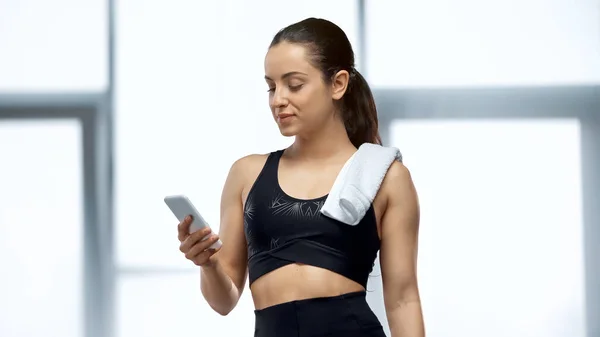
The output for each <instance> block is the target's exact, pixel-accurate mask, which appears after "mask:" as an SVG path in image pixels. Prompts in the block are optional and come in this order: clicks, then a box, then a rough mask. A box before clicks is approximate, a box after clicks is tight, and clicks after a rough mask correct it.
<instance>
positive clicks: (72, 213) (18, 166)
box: [0, 120, 83, 337]
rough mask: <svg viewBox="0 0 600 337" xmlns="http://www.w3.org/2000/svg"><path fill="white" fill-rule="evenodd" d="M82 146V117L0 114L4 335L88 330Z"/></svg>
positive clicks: (69, 335)
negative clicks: (0, 117) (26, 117)
mask: <svg viewBox="0 0 600 337" xmlns="http://www.w3.org/2000/svg"><path fill="white" fill-rule="evenodd" d="M81 150H82V149H81V128H80V125H79V123H78V122H76V121H52V122H50V121H35V122H34V121H27V122H23V121H17V122H14V121H11V122H6V121H2V120H0V163H2V164H0V269H1V270H2V277H1V283H2V287H0V299H1V300H0V336H61V337H63V336H64V337H79V336H82V333H83V330H82V329H83V324H82V319H83V317H82V314H83V299H82V294H83V289H82V281H83V273H82V263H83V246H82V243H83V222H82V221H83V215H82V209H83V205H82V183H81V181H82V169H81V164H82V158H81ZM32 320H34V321H32Z"/></svg>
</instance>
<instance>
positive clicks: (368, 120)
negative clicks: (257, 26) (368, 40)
mask: <svg viewBox="0 0 600 337" xmlns="http://www.w3.org/2000/svg"><path fill="white" fill-rule="evenodd" d="M284 41H285V42H289V43H298V44H302V45H304V46H305V47H307V48H308V50H309V51H310V55H311V62H312V64H313V65H314V66H315V67H316V68H318V69H320V70H321V72H322V73H323V78H324V80H325V81H326V82H327V83H331V81H332V79H333V76H334V75H335V74H337V72H339V71H340V70H346V71H348V73H349V74H350V80H349V82H348V88H347V89H346V93H345V94H344V97H343V98H342V100H341V113H342V119H343V121H344V126H345V127H346V132H347V133H348V138H350V141H351V142H352V144H354V146H356V147H357V148H358V147H360V146H361V145H362V144H363V143H375V144H381V137H380V136H379V129H378V121H377V107H376V106H375V100H374V99H373V93H372V92H371V88H370V87H369V84H368V83H367V81H366V80H365V78H364V77H363V76H362V75H361V74H360V73H359V72H358V70H356V68H355V66H354V51H353V50H352V45H351V44H350V41H349V40H348V37H347V36H346V33H344V31H343V30H342V29H341V28H340V27H338V26H337V25H336V24H334V23H333V22H330V21H327V20H325V19H316V18H308V19H305V20H302V21H300V22H297V23H294V24H292V25H290V26H287V27H285V28H283V29H282V30H280V31H279V32H278V33H277V34H276V35H275V37H273V41H271V45H270V46H269V47H273V46H275V45H277V44H279V43H281V42H284Z"/></svg>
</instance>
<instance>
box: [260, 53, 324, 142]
mask: <svg viewBox="0 0 600 337" xmlns="http://www.w3.org/2000/svg"><path fill="white" fill-rule="evenodd" d="M307 56H308V55H307V53H306V49H305V47H304V46H302V45H299V44H292V43H287V42H282V43H279V44H277V45H275V46H273V47H271V48H270V49H269V51H268V52H267V56H266V57H265V80H266V82H267V85H268V87H269V106H270V108H271V113H272V114H273V118H274V119H275V121H276V122H277V125H278V126H279V130H280V132H281V134H282V135H284V136H295V135H298V134H310V133H311V132H312V131H314V130H315V129H318V128H319V127H320V126H322V125H324V124H325V123H327V122H328V121H329V120H330V119H332V118H333V115H334V104H333V101H334V98H333V97H332V88H331V85H328V84H327V83H325V81H323V75H322V73H321V71H320V70H319V69H317V68H315V67H313V66H312V65H311V64H310V62H309V61H308V57H307Z"/></svg>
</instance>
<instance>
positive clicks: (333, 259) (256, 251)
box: [244, 150, 380, 288]
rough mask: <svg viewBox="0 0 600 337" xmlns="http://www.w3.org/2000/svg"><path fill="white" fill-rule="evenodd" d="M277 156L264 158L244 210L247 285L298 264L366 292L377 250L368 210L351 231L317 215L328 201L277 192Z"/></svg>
mask: <svg viewBox="0 0 600 337" xmlns="http://www.w3.org/2000/svg"><path fill="white" fill-rule="evenodd" d="M282 154H283V150H280V151H277V152H273V153H271V154H270V155H269V157H268V158H267V161H266V163H265V165H264V167H263V169H262V171H261V172H260V174H259V176H258V178H257V179H256V181H255V182H254V185H253V186H252V188H251V190H250V192H249V194H248V197H247V200H246V204H245V205H244V232H245V235H246V241H247V243H248V269H249V278H250V284H252V283H253V282H254V281H256V280H257V279H258V278H259V277H261V276H263V275H265V274H267V273H269V272H271V271H273V270H276V269H278V268H280V267H283V266H285V265H288V264H292V263H302V264H307V265H312V266H316V267H320V268H324V269H328V270H330V271H332V272H335V273H338V274H340V275H342V276H345V277H347V278H349V279H351V280H353V281H355V282H357V283H359V284H361V285H362V286H363V287H365V288H366V285H367V280H368V277H369V274H370V273H371V271H372V270H373V264H374V261H375V258H376V257H377V252H378V251H379V248H380V240H379V236H378V234H377V220H376V217H375V211H374V210H373V206H372V205H371V207H370V208H369V210H368V211H367V213H366V214H365V216H364V217H363V219H362V220H361V221H360V223H359V224H358V225H356V226H350V225H347V224H344V223H342V222H339V221H337V220H334V219H331V218H328V217H327V216H325V215H322V214H321V212H320V210H321V207H322V206H323V204H324V203H325V199H326V198H327V196H323V197H320V198H316V199H310V200H303V199H297V198H294V197H291V196H289V195H287V194H286V193H285V192H284V191H283V190H282V189H281V187H280V186H279V181H278V174H277V173H278V168H279V160H280V158H281V156H282Z"/></svg>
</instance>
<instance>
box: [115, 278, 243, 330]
mask: <svg viewBox="0 0 600 337" xmlns="http://www.w3.org/2000/svg"><path fill="white" fill-rule="evenodd" d="M198 280H199V275H198V273H196V272H192V273H181V274H153V275H150V276H148V275H122V276H121V278H120V281H119V283H118V287H117V296H118V301H117V311H116V313H117V314H116V317H117V327H116V329H117V333H116V336H117V337H164V336H188V335H189V336H239V337H246V336H247V337H252V336H254V311H253V310H254V307H253V305H252V299H251V298H250V292H249V291H246V292H245V293H244V294H243V295H242V298H241V299H240V302H239V304H238V306H237V307H236V308H235V309H234V310H233V311H232V312H231V313H230V314H229V315H227V316H225V317H223V316H220V315H219V314H217V313H215V312H214V311H213V310H212V309H211V308H210V307H209V306H208V304H207V303H206V301H205V300H204V298H203V297H202V294H201V293H200V289H199V288H200V287H199V283H198Z"/></svg>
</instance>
